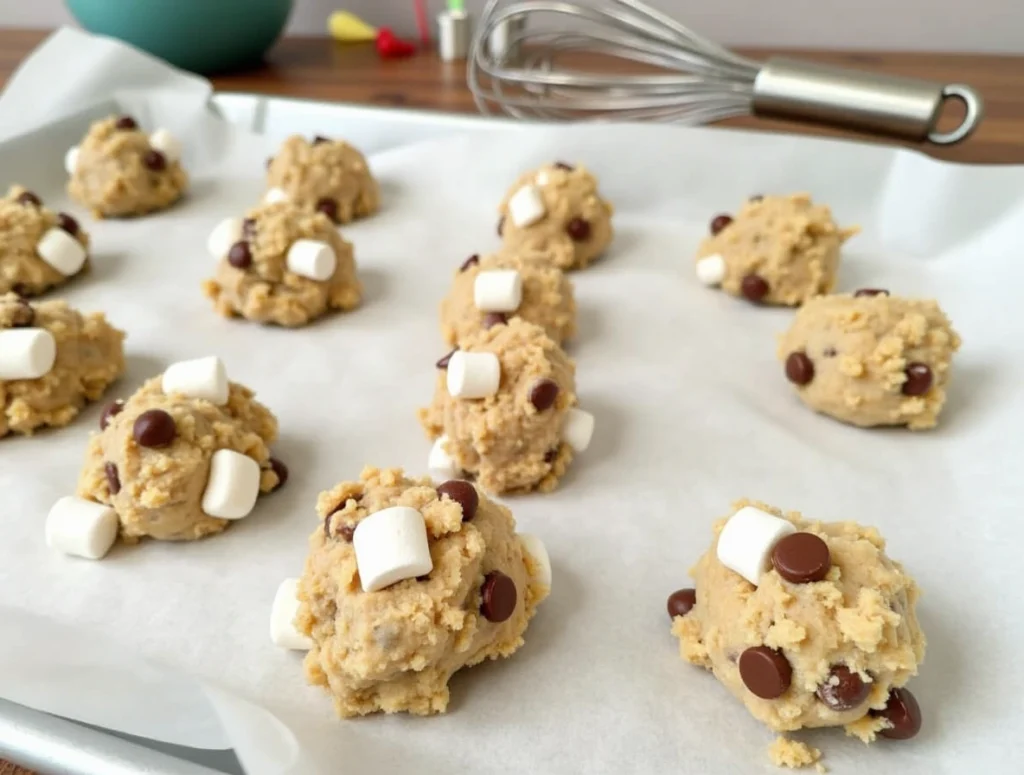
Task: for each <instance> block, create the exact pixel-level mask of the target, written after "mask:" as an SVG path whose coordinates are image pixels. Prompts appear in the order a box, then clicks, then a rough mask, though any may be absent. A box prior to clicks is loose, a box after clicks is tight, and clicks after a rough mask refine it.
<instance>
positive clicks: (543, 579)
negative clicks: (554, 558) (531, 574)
mask: <svg viewBox="0 0 1024 775" xmlns="http://www.w3.org/2000/svg"><path fill="white" fill-rule="evenodd" d="M519 540H520V541H521V542H522V544H523V549H524V550H526V553H527V554H529V555H530V557H532V558H533V561H534V564H535V565H536V568H535V570H536V573H537V575H536V579H537V582H538V583H540V584H543V585H544V586H545V587H547V588H548V589H550V588H551V558H549V557H548V550H547V547H546V546H544V542H543V541H541V540H540V539H539V538H538V537H537V536H535V535H533V534H531V533H520V534H519Z"/></svg>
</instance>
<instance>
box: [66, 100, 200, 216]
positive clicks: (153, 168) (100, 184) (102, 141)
mask: <svg viewBox="0 0 1024 775" xmlns="http://www.w3.org/2000/svg"><path fill="white" fill-rule="evenodd" d="M164 139H166V140H167V141H166V142H165V141H164ZM154 145H159V146H160V148H162V150H159V149H158V148H156V147H154ZM179 154H180V149H179V148H178V147H177V141H175V140H173V138H170V137H169V135H168V133H167V132H166V131H164V130H159V134H158V133H156V132H154V133H153V135H147V134H146V133H145V132H143V131H142V130H141V129H139V127H138V124H137V123H136V122H135V120H134V119H133V118H131V117H130V116H110V117H109V118H105V119H103V120H101V121H97V122H95V123H94V124H93V125H92V126H91V127H89V132H88V134H86V136H85V138H84V139H83V140H82V143H81V145H79V146H78V148H77V152H76V151H75V149H72V151H71V152H69V155H68V160H67V163H68V167H69V169H68V172H69V173H70V174H71V181H70V182H69V183H68V192H69V193H70V194H71V196H72V197H74V198H75V199H76V200H78V201H79V202H81V203H82V204H83V205H85V206H86V207H88V208H89V209H90V210H91V211H92V213H93V215H94V216H95V217H97V218H124V217H127V216H134V215H145V214H146V213H152V212H156V211H157V210H164V209H166V208H167V207H170V206H171V205H172V204H174V203H175V202H177V201H178V200H179V199H180V198H181V195H182V194H183V193H184V192H185V188H186V186H187V185H188V175H186V174H185V170H183V169H182V167H181V163H180V161H179V158H178V156H179Z"/></svg>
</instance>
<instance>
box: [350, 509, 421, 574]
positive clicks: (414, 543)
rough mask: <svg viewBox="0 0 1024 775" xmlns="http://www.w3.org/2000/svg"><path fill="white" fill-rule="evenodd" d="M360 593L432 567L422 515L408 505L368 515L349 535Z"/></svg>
mask: <svg viewBox="0 0 1024 775" xmlns="http://www.w3.org/2000/svg"><path fill="white" fill-rule="evenodd" d="M352 546H353V547H354V548H355V550H356V567H357V568H358V569H359V579H360V582H361V583H362V585H363V592H376V591H377V590H379V589H384V587H390V586H391V585H392V584H395V583H397V582H399V581H401V580H402V579H413V578H416V577H417V576H423V575H425V574H427V573H430V571H432V570H433V569H434V561H433V560H432V559H431V557H430V545H429V544H428V543H427V523H426V522H424V521H423V515H422V514H420V513H419V512H418V511H417V510H416V509H413V508H410V507H408V506H392V507H391V508H389V509H384V510H383V511H378V512H376V513H375V514H371V515H370V516H368V517H367V518H366V519H364V520H363V521H362V522H360V523H359V524H358V525H356V531H355V533H354V534H353V535H352Z"/></svg>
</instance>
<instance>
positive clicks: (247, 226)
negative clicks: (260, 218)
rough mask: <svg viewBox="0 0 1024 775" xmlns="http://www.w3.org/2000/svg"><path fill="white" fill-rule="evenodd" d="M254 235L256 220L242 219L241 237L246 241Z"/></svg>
mask: <svg viewBox="0 0 1024 775" xmlns="http://www.w3.org/2000/svg"><path fill="white" fill-rule="evenodd" d="M255 234H256V219H255V218H243V219H242V236H243V237H245V238H246V239H250V238H252V237H253V236H255Z"/></svg>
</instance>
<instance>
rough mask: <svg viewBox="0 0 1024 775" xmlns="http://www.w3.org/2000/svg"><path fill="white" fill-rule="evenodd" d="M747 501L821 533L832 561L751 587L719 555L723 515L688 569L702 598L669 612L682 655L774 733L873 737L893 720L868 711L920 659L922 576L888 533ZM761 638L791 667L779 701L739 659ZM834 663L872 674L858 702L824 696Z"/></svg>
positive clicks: (766, 577) (768, 576) (770, 575)
mask: <svg viewBox="0 0 1024 775" xmlns="http://www.w3.org/2000/svg"><path fill="white" fill-rule="evenodd" d="M749 505H752V506H756V507H757V508H759V509H762V510H764V511H767V512H770V513H772V514H775V515H776V516H778V517H782V518H784V519H788V520H789V521H790V522H792V523H793V525H794V526H795V527H796V528H797V530H799V531H803V532H808V533H813V534H815V535H817V536H818V537H819V538H821V539H822V540H824V541H825V543H826V544H827V545H828V548H829V552H830V554H831V558H832V567H831V569H830V570H829V572H828V575H827V576H826V577H825V578H824V579H823V580H821V581H818V582H814V583H809V584H793V583H790V582H788V581H785V580H784V579H783V578H782V577H781V576H780V575H779V574H778V572H777V571H776V570H775V569H774V568H773V569H771V570H767V571H765V572H764V573H762V574H761V578H760V583H759V585H758V586H757V587H754V586H753V585H752V584H751V583H750V582H748V581H747V580H746V579H744V578H743V577H742V576H740V575H739V574H738V573H735V572H734V571H731V570H729V569H728V568H726V567H725V566H724V565H722V564H721V563H720V562H719V561H718V557H717V556H716V548H717V544H718V535H719V533H720V532H721V530H722V527H723V526H724V525H725V522H726V519H721V520H718V521H717V522H716V524H715V526H714V532H715V539H714V541H713V542H712V544H711V547H710V548H709V549H708V550H707V552H705V553H704V555H703V556H702V557H701V558H700V560H699V561H698V562H697V564H696V565H695V566H694V567H693V568H691V569H690V575H691V576H692V577H693V579H694V581H695V582H696V584H695V586H696V590H697V604H696V605H695V606H694V607H693V608H692V609H691V610H690V611H689V613H687V614H686V615H685V616H676V617H675V618H674V619H673V621H672V633H673V634H674V635H675V636H676V637H678V638H679V650H680V654H681V655H682V657H683V659H685V660H686V661H688V662H691V663H693V664H695V665H700V666H701V667H704V668H707V669H708V670H711V671H712V672H713V673H714V675H715V677H716V678H717V679H718V680H719V681H721V682H722V683H723V684H725V686H726V688H727V689H729V691H731V692H732V693H733V694H734V695H735V696H736V697H737V699H739V700H740V701H741V702H742V703H743V704H744V705H745V706H746V707H747V710H749V711H750V713H751V714H753V716H754V717H755V718H757V719H758V720H759V721H762V722H764V723H765V724H767V725H768V726H769V727H771V728H772V729H773V730H774V731H776V732H786V731H791V730H796V729H802V728H805V727H829V726H845V727H846V728H847V732H848V733H850V734H856V735H857V736H858V737H861V739H863V740H865V741H868V740H871V739H873V738H874V735H875V733H876V732H877V731H879V730H880V729H883V728H885V726H886V725H887V723H888V722H887V721H885V719H884V718H882V717H880V716H870V715H869V711H870V710H871V709H877V710H881V709H883V708H885V705H886V701H887V699H888V697H889V691H890V689H893V688H896V687H901V686H903V685H904V684H905V683H906V682H907V681H908V680H909V679H910V678H911V676H913V675H915V674H916V673H917V669H918V665H920V664H921V661H922V660H923V659H924V651H925V638H924V634H923V633H922V632H921V628H920V627H919V626H918V622H917V615H916V613H915V610H914V609H915V606H916V604H917V599H918V596H919V591H918V587H917V584H915V583H914V580H913V579H912V578H911V577H910V576H908V575H907V574H906V572H905V571H904V570H903V566H901V565H900V564H899V563H898V562H895V561H894V560H890V559H889V557H888V556H886V554H885V541H884V540H883V539H882V537H881V536H880V535H879V534H878V532H877V531H876V530H875V529H874V528H870V527H863V526H861V525H858V524H856V523H854V522H831V523H823V522H814V521H810V520H806V519H804V518H803V517H802V516H801V515H800V514H799V513H797V512H788V513H785V514H784V513H783V512H782V511H780V510H779V509H776V508H774V507H771V506H768V505H766V504H764V503H758V502H755V501H747V500H742V501H740V502H738V503H736V504H735V505H734V509H733V513H735V512H736V511H738V510H739V509H740V508H742V507H744V506H749ZM762 645H764V646H768V647H769V648H772V649H776V650H778V651H781V652H782V653H783V655H784V656H785V657H786V659H787V660H788V661H789V663H790V665H791V666H792V669H793V676H792V682H791V684H790V687H789V689H788V690H787V691H786V692H785V693H784V694H783V695H782V696H781V697H779V698H777V699H774V700H765V699H761V698H760V697H757V696H756V695H754V694H753V693H752V692H750V691H749V690H748V689H747V688H746V686H745V685H744V683H743V680H742V679H741V678H740V672H739V668H738V667H737V664H736V660H737V659H738V658H739V655H740V654H741V653H742V652H743V651H744V650H745V649H747V648H749V647H752V646H762ZM837 665H845V666H846V667H848V668H849V669H850V670H852V671H855V672H857V673H858V674H859V675H860V677H861V678H862V679H863V680H864V681H865V682H870V683H871V691H870V693H869V694H868V697H867V699H866V700H865V701H864V702H863V703H862V704H861V705H860V706H858V707H854V708H852V709H850V710H845V711H837V710H832V709H831V708H829V707H828V706H826V705H825V704H824V703H823V702H822V701H821V700H819V699H818V696H817V694H816V690H817V688H818V686H819V685H820V684H821V683H822V682H824V681H826V680H828V679H829V675H830V670H831V668H832V667H834V666H837Z"/></svg>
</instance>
